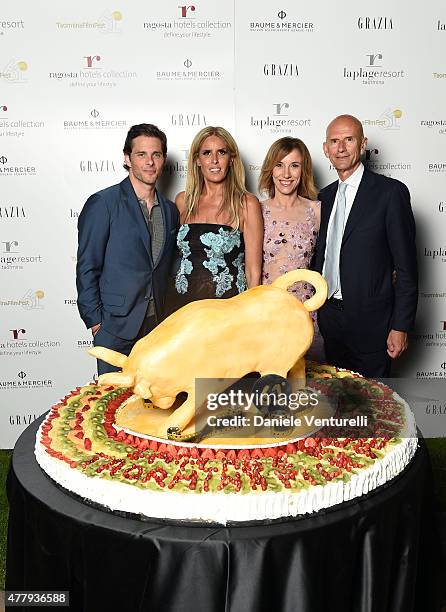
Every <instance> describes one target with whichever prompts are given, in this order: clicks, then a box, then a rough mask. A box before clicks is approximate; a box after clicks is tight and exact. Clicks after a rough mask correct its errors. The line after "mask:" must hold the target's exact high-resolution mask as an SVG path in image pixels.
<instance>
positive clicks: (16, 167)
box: [0, 155, 37, 178]
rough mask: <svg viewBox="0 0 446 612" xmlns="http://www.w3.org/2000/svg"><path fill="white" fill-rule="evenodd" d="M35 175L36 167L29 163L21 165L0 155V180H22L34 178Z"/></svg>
mask: <svg viewBox="0 0 446 612" xmlns="http://www.w3.org/2000/svg"><path fill="white" fill-rule="evenodd" d="M36 174H37V168H36V166H34V165H32V164H30V163H24V164H21V163H19V162H14V161H13V160H11V159H10V158H8V157H6V155H0V178H1V177H8V176H15V177H21V178H24V177H28V176H36Z"/></svg>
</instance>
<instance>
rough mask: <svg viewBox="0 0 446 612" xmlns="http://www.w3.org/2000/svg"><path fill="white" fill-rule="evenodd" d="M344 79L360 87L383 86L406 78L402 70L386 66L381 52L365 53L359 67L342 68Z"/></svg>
mask: <svg viewBox="0 0 446 612" xmlns="http://www.w3.org/2000/svg"><path fill="white" fill-rule="evenodd" d="M342 76H343V78H344V79H348V80H350V81H354V82H355V83H359V84H361V85H384V83H388V82H392V81H396V80H401V79H404V78H405V77H406V73H405V71H404V70H403V69H402V68H398V69H395V68H394V67H391V66H388V65H387V62H386V61H385V59H384V54H383V53H382V52H380V51H379V52H374V53H366V54H365V56H364V57H363V64H362V65H361V66H355V67H351V66H349V67H347V66H344V68H343V73H342Z"/></svg>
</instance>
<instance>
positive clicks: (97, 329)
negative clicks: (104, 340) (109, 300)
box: [90, 323, 101, 338]
mask: <svg viewBox="0 0 446 612" xmlns="http://www.w3.org/2000/svg"><path fill="white" fill-rule="evenodd" d="M90 329H91V333H92V334H93V338H94V337H95V336H96V334H97V333H98V331H99V330H100V329H101V324H100V323H97V325H93V327H91V328H90Z"/></svg>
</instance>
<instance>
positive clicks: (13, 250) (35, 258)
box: [0, 239, 43, 270]
mask: <svg viewBox="0 0 446 612" xmlns="http://www.w3.org/2000/svg"><path fill="white" fill-rule="evenodd" d="M41 263H43V258H42V256H41V255H37V254H35V253H33V254H29V253H27V252H26V251H25V252H23V248H22V246H21V243H19V241H18V240H12V239H11V240H10V239H8V240H3V241H2V242H0V270H24V269H25V268H26V269H31V270H32V269H33V267H34V265H37V264H41Z"/></svg>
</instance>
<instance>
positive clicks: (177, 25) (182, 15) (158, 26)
mask: <svg viewBox="0 0 446 612" xmlns="http://www.w3.org/2000/svg"><path fill="white" fill-rule="evenodd" d="M209 4H210V3H205V2H201V3H200V4H199V3H198V2H195V3H194V4H183V5H178V6H177V8H176V13H175V15H172V16H170V17H166V18H165V19H164V18H163V19H155V20H151V19H147V20H146V21H144V22H143V29H144V30H146V31H147V32H150V33H159V34H160V35H161V36H162V37H163V38H176V39H180V40H187V39H195V40H203V39H208V38H211V37H213V36H216V35H218V34H219V33H220V32H230V31H231V30H232V21H230V20H224V19H212V18H210V17H204V16H203V12H202V11H203V9H206V8H207V5H209ZM220 6H222V5H220Z"/></svg>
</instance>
